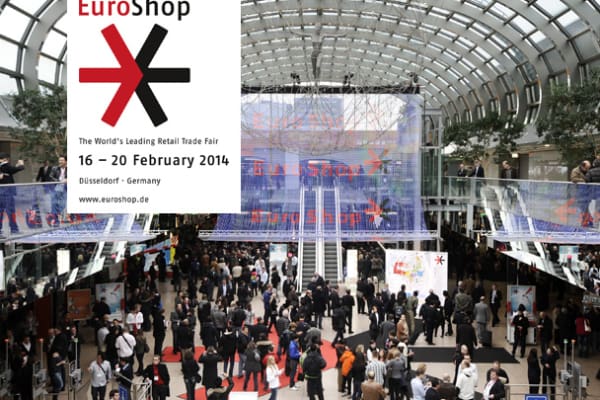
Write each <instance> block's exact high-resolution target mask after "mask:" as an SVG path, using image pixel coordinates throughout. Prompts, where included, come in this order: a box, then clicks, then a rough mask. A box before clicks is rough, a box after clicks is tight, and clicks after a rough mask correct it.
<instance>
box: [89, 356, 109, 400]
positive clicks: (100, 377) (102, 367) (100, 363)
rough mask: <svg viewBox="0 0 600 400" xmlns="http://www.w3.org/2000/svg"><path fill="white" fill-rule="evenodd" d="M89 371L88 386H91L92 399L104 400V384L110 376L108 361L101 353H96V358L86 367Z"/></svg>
mask: <svg viewBox="0 0 600 400" xmlns="http://www.w3.org/2000/svg"><path fill="white" fill-rule="evenodd" d="M88 372H89V373H90V386H91V388H92V400H104V397H105V396H106V385H107V384H108V382H109V381H110V379H111V378H112V371H111V368H110V363H109V362H108V361H106V360H105V359H104V357H103V356H102V353H98V355H97V356H96V360H94V361H92V363H91V364H90V366H89V368H88Z"/></svg>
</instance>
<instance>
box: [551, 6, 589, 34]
mask: <svg viewBox="0 0 600 400" xmlns="http://www.w3.org/2000/svg"><path fill="white" fill-rule="evenodd" d="M556 21H557V22H558V23H559V24H560V25H561V26H562V27H563V29H564V30H566V31H567V32H569V34H571V35H575V34H577V33H579V32H582V31H584V30H585V29H587V28H588V26H587V25H586V24H585V22H583V21H582V20H581V19H579V16H578V15H577V14H575V13H574V12H573V11H572V10H569V11H568V12H566V13H565V14H563V15H561V16H560V17H559V18H558V19H557V20H556Z"/></svg>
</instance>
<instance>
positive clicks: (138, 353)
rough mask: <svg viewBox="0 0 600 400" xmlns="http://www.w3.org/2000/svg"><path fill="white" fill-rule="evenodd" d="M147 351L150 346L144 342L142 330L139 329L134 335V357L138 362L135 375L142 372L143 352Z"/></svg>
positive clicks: (139, 374)
mask: <svg viewBox="0 0 600 400" xmlns="http://www.w3.org/2000/svg"><path fill="white" fill-rule="evenodd" d="M148 352H150V346H148V343H146V338H145V337H144V331H143V330H141V329H140V330H139V331H138V333H137V335H136V336H135V358H136V359H137V362H138V368H137V372H136V373H135V374H136V375H137V376H141V375H142V374H143V373H144V354H146V353H148Z"/></svg>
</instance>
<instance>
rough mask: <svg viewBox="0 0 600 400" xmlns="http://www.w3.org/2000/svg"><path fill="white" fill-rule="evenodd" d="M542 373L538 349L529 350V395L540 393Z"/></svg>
mask: <svg viewBox="0 0 600 400" xmlns="http://www.w3.org/2000/svg"><path fill="white" fill-rule="evenodd" d="M541 375H542V371H541V370H540V359H539V357H538V353H537V349H536V348H535V347H534V348H533V349H531V350H529V355H528V356H527V380H528V381H529V393H539V390H540V387H539V384H540V377H541Z"/></svg>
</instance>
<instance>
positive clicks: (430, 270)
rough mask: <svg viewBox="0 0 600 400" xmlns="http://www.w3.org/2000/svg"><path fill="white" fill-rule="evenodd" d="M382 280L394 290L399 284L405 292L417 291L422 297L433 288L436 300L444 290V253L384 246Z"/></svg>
mask: <svg viewBox="0 0 600 400" xmlns="http://www.w3.org/2000/svg"><path fill="white" fill-rule="evenodd" d="M385 273H386V278H385V282H386V283H387V284H389V288H390V291H391V292H392V293H396V292H398V291H399V290H400V287H401V286H402V285H406V290H407V292H410V293H411V294H412V292H414V291H415V290H418V291H419V299H421V300H423V299H424V298H425V297H427V295H428V294H429V290H433V291H434V293H435V294H437V295H438V296H439V297H440V299H441V298H442V292H443V291H444V290H447V289H448V253H446V252H433V251H409V250H394V249H391V250H390V249H388V250H386V251H385Z"/></svg>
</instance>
